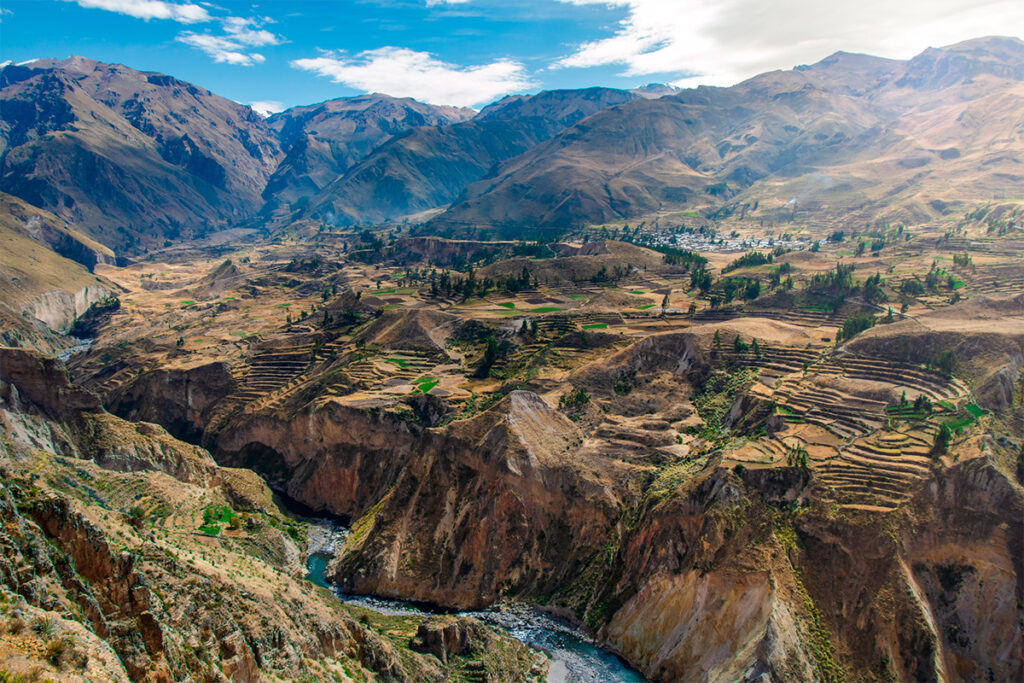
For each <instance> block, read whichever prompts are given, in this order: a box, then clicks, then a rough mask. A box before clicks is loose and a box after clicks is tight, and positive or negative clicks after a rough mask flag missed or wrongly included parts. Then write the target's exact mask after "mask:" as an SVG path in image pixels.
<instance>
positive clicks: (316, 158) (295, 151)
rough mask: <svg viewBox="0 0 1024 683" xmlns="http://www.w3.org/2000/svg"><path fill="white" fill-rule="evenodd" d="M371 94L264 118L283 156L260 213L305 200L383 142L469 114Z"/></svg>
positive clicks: (471, 113) (470, 113)
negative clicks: (421, 127)
mask: <svg viewBox="0 0 1024 683" xmlns="http://www.w3.org/2000/svg"><path fill="white" fill-rule="evenodd" d="M475 113H476V112H474V111H473V110H471V109H460V108H457V107H441V106H435V105H430V104H424V103H423V102H417V101H416V100H413V99H409V98H404V99H398V98H394V97H388V96H387V95H380V94H373V95H362V96H359V97H345V98H339V99H334V100H328V101H326V102H321V103H320V104H313V105H309V106H304V107H292V108H291V109H288V110H285V111H283V112H281V113H279V114H274V115H272V116H270V117H269V118H268V119H267V124H268V126H269V127H270V129H271V130H273V131H274V132H275V133H276V134H277V136H278V139H279V140H280V142H281V147H282V149H283V150H284V153H285V156H284V158H283V159H282V160H281V163H280V165H279V166H278V167H277V169H276V170H275V171H274V174H273V175H272V176H271V177H270V178H269V180H268V181H267V185H266V187H265V188H264V190H263V197H264V199H266V201H267V202H268V206H266V207H264V212H266V213H273V211H274V209H275V208H276V207H277V206H282V205H291V204H294V203H295V202H298V201H300V200H302V199H304V198H308V197H310V196H312V195H314V194H316V193H317V192H318V191H320V190H321V189H322V188H323V187H324V186H326V185H327V184H329V183H330V182H331V181H333V180H334V179H335V178H337V177H338V176H340V175H342V174H343V173H344V172H345V171H347V170H348V169H349V168H350V167H351V166H352V165H353V164H355V163H356V162H358V161H359V160H360V159H362V158H363V157H364V156H366V155H367V154H369V153H370V152H371V151H373V150H374V149H375V148H376V147H378V146H379V145H381V144H382V143H383V142H385V141H387V140H388V139H390V138H392V137H394V136H396V135H400V134H402V133H405V132H407V131H409V130H410V129H412V128H417V127H420V126H444V125H448V124H451V123H458V122H460V121H465V120H467V119H470V118H472V117H473V116H474V115H475Z"/></svg>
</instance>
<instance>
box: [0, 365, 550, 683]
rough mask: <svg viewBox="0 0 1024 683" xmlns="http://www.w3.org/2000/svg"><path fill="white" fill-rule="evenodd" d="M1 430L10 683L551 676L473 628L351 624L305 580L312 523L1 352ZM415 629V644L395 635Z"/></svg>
mask: <svg viewBox="0 0 1024 683" xmlns="http://www.w3.org/2000/svg"><path fill="white" fill-rule="evenodd" d="M0 423H2V424H3V426H4V434H5V436H4V438H3V441H2V444H0V471H2V474H3V476H2V477H0V518H2V520H3V523H4V533H3V535H2V536H0V546H2V547H3V554H2V558H3V559H2V560H0V627H2V628H0V671H2V672H3V674H4V675H5V676H8V677H10V676H23V677H36V678H39V677H45V678H47V679H54V680H66V681H83V682H84V681H89V682H93V681H129V680H130V681H166V682H170V681H180V680H190V679H195V678H202V679H204V680H231V681H239V682H251V683H255V682H256V681H266V680H297V679H309V680H335V681H353V680H358V681H362V680H378V681H408V682H410V683H411V682H412V681H444V680H451V678H452V676H462V675H464V674H465V671H464V667H465V666H471V667H476V668H471V669H469V671H473V672H476V671H482V672H483V673H484V674H485V675H488V676H493V677H494V678H493V680H502V681H505V680H507V681H512V680H535V678H536V676H540V675H542V674H543V672H544V669H545V668H546V664H545V663H544V662H543V660H542V659H538V656H537V654H536V653H534V652H532V651H530V650H529V649H528V648H526V647H524V646H522V645H520V644H519V643H518V642H516V641H513V640H511V639H510V638H508V637H507V636H504V635H499V634H497V633H495V632H493V631H491V630H489V629H486V628H484V627H483V626H482V625H481V624H479V623H478V622H476V621H474V620H471V619H465V618H459V619H455V618H450V619H448V620H444V621H443V623H435V622H436V620H432V619H423V618H422V617H420V618H415V617H414V618H411V619H398V620H392V621H391V622H389V623H388V624H387V625H386V627H383V626H379V625H377V626H375V625H373V624H372V623H371V620H369V619H367V618H366V617H363V618H362V619H361V620H358V621H357V620H356V616H357V614H356V612H354V611H352V610H350V609H348V608H347V607H345V606H344V605H343V604H342V603H341V602H340V601H339V600H338V599H337V598H336V597H335V596H334V595H333V594H331V593H330V592H328V591H323V590H321V589H319V588H316V587H315V586H314V585H313V584H311V583H309V582H307V581H305V580H304V579H303V576H304V574H305V570H304V568H303V567H302V566H301V564H300V562H299V560H300V558H301V556H302V552H303V548H302V545H303V542H304V535H305V531H304V528H303V526H302V525H301V524H298V523H296V522H295V521H293V520H292V519H291V518H288V517H285V516H284V515H282V514H281V513H280V511H279V510H278V509H277V507H276V505H275V504H274V502H273V500H272V497H271V494H270V491H269V490H268V489H267V488H266V486H265V484H264V483H263V482H262V481H261V480H260V479H259V477H257V476H256V475H255V474H253V473H252V472H251V471H248V470H232V469H226V468H222V467H218V466H217V465H216V464H215V463H214V462H213V460H212V458H210V456H209V454H208V453H207V452H205V451H203V450H202V449H199V448H197V447H195V446H191V445H188V444H185V443H182V442H180V441H177V440H175V439H173V438H172V437H170V436H169V435H168V434H167V433H166V432H165V431H164V430H163V429H162V428H160V427H158V426H156V425H153V424H149V423H128V422H125V421H123V420H120V419H118V418H115V417H113V416H112V415H109V414H107V413H105V412H104V411H103V409H102V407H101V405H100V403H99V400H98V398H97V397H96V396H95V395H93V394H91V393H88V392H85V391H82V390H80V389H77V388H76V387H74V386H72V385H71V384H69V382H68V378H67V374H66V372H65V371H64V369H63V364H61V363H59V362H57V361H54V360H52V359H47V358H43V357H41V356H37V355H35V354H32V353H30V352H25V351H22V350H16V349H7V348H0ZM406 622H409V623H406ZM384 628H387V629H388V632H387V633H385V632H383V629H384ZM410 629H411V631H410V633H417V632H418V633H420V634H421V639H420V640H419V641H416V642H413V639H412V638H411V637H410V636H402V635H398V636H397V637H396V633H397V632H401V631H409V630H410ZM412 648H415V649H416V651H413V649H412ZM420 653H423V654H420ZM467 662H469V663H468V664H467ZM531 670H532V673H531Z"/></svg>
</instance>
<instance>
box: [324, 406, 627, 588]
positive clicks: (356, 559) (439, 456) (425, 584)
mask: <svg viewBox="0 0 1024 683" xmlns="http://www.w3.org/2000/svg"><path fill="white" fill-rule="evenodd" d="M581 442H582V438H581V436H580V434H579V432H578V431H577V429H576V426H575V425H574V424H573V423H572V422H571V421H569V420H568V419H567V418H565V417H564V416H563V415H562V414H561V413H559V412H557V411H555V410H552V409H551V408H550V407H549V406H548V405H547V404H546V403H545V402H544V401H543V400H542V399H541V398H540V397H539V396H537V395H536V394H532V393H529V392H525V391H515V392H512V393H511V394H510V395H509V396H508V397H506V398H505V399H503V400H502V401H501V402H499V403H498V404H497V405H496V406H494V407H493V408H491V409H490V410H488V411H487V412H485V413H482V414H481V415H479V416H477V417H475V418H472V419H470V420H465V421H462V422H457V423H453V424H452V425H451V426H450V427H448V428H445V429H438V430H429V431H428V432H427V433H426V434H424V435H423V436H422V437H421V438H420V440H419V443H418V447H417V449H416V450H415V451H414V452H413V453H412V454H411V456H410V457H409V458H408V460H407V461H406V462H405V463H404V465H405V466H404V468H403V469H402V471H401V473H400V474H399V476H398V477H397V479H396V481H395V482H394V484H393V486H392V487H391V489H390V490H389V491H388V492H387V495H386V496H384V497H383V498H382V499H381V500H380V501H379V502H378V503H377V504H376V505H374V506H373V508H372V509H370V510H369V511H368V512H366V513H365V514H364V515H363V517H362V518H361V519H359V520H358V521H357V522H356V524H355V526H354V527H353V533H352V534H351V535H350V536H349V538H348V540H347V542H346V544H345V548H344V549H343V552H342V554H341V557H340V558H339V560H338V562H337V563H336V564H335V565H334V566H333V568H332V572H333V576H334V578H335V580H337V581H338V582H339V583H340V584H341V585H342V586H344V587H345V588H347V589H349V590H352V591H354V592H358V593H364V592H368V593H375V594H383V595H393V596H408V597H415V598H417V599H421V600H427V601H430V602H434V603H439V604H445V605H451V606H456V607H461V608H475V607H482V606H486V605H488V604H490V603H491V602H493V601H494V600H495V599H496V598H497V597H498V596H499V595H502V594H506V593H507V594H515V595H520V596H539V595H546V594H550V593H552V592H554V591H556V590H557V589H558V588H559V587H560V586H563V585H566V584H567V583H568V582H571V580H572V577H573V576H575V574H576V573H578V572H580V571H582V570H583V568H584V567H586V565H587V564H588V563H589V562H590V561H591V559H592V558H593V556H594V555H595V554H596V553H598V551H599V550H600V548H601V547H602V546H603V545H604V544H605V543H606V542H607V538H608V536H609V534H610V533H611V530H612V528H613V526H614V522H615V519H616V517H617V516H618V514H619V511H620V509H621V507H622V506H623V504H624V503H625V501H624V500H623V498H622V496H623V495H628V493H626V494H624V493H623V491H624V490H625V491H626V492H628V490H629V489H628V486H624V484H628V480H629V479H630V478H631V477H632V476H633V474H632V472H631V471H629V470H628V469H627V468H625V467H624V466H621V465H620V464H619V463H617V462H614V461H611V460H607V461H604V460H601V459H599V458H594V459H588V461H584V460H583V459H580V458H577V457H576V448H577V447H578V446H579V444H580V443H581ZM495 539H502V542H501V543H499V544H496V543H495Z"/></svg>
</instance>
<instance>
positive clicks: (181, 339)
mask: <svg viewBox="0 0 1024 683" xmlns="http://www.w3.org/2000/svg"><path fill="white" fill-rule="evenodd" d="M174 345H175V346H177V347H178V348H179V349H180V348H181V347H182V346H184V345H185V338H184V337H178V339H177V341H175V342H174Z"/></svg>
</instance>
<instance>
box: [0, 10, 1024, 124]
mask: <svg viewBox="0 0 1024 683" xmlns="http://www.w3.org/2000/svg"><path fill="white" fill-rule="evenodd" d="M987 35H1009V36H1015V37H1018V38H1019V37H1024V0H269V1H268V0H263V1H262V2H230V1H225V0H220V1H218V2H207V1H205V0H0V61H4V60H12V61H14V62H23V61H27V60H30V59H35V58H42V57H55V58H63V57H68V56H71V55H81V56H85V57H90V58H92V59H97V60H100V61H104V62H114V63H120V64H125V65H127V66H130V67H133V68H136V69H140V70H145V71H159V72H162V73H167V74H170V75H173V76H175V77H178V78H181V79H183V80H186V81H190V82H192V83H196V84H198V85H201V86H203V87H205V88H208V89H210V90H212V91H213V92H215V93H217V94H219V95H222V96H224V97H228V98H231V99H233V100H235V101H238V102H241V103H243V104H250V105H252V106H253V108H254V109H257V110H259V111H262V112H269V111H279V110H281V109H283V108H286V107H290V106H295V105H301V104H311V103H314V102H321V101H323V100H327V99H332V98H335V97H346V96H352V95H357V94H361V93H366V92H383V93H387V94H389V95H394V96H397V97H414V98H416V99H419V100H422V101H426V102H431V103H433V104H449V105H456V106H464V107H473V108H477V109H478V108H480V107H481V106H482V105H485V104H487V103H488V102H491V101H494V100H496V99H498V98H500V97H502V96H504V95H507V94H515V93H531V92H537V91H539V90H546V89H552V88H580V87H587V86H594V85H601V86H608V87H616V88H631V87H636V86H639V85H643V84H646V83H651V82H658V83H670V84H674V85H678V86H680V87H694V86H697V85H732V84H734V83H737V82H739V81H741V80H744V79H746V78H750V77H752V76H755V75H757V74H759V73H763V72H765V71H770V70H773V69H789V68H792V67H794V66H797V65H800V64H809V63H813V62H816V61H818V60H820V59H823V58H825V57H827V56H828V55H830V54H832V53H833V52H836V51H837V50H845V51H848V52H864V53H868V54H873V55H878V56H882V57H891V58H898V59H908V58H910V57H912V56H914V55H916V54H918V53H920V52H921V51H923V50H924V49H926V48H927V47H939V46H943V45H949V44H952V43H956V42H959V41H961V40H967V39H970V38H976V37H981V36H987Z"/></svg>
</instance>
